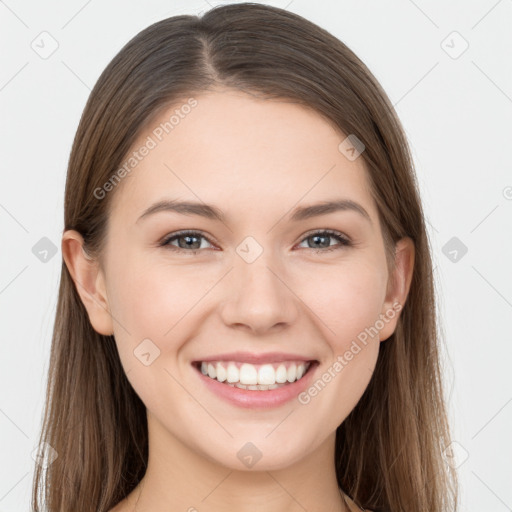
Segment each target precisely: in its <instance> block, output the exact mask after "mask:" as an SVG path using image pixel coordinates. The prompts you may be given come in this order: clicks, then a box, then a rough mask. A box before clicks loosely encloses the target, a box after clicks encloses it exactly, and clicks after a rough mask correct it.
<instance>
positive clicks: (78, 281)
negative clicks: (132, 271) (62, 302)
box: [62, 230, 114, 336]
mask: <svg viewBox="0 0 512 512" xmlns="http://www.w3.org/2000/svg"><path fill="white" fill-rule="evenodd" d="M62 256H63V258H64V261H65V263H66V266H67V268H68V270H69V273H70V274H71V277H72V279H73V282H74V283H75V286H76V290H77V292H78V294H79V295H80V298H81V299H82V302H83V304H84V306H85V308H86V309H87V313H88V314H89V321H90V322H91V325H92V327H93V328H94V330H95V331H96V332H98V333H99V334H103V335H105V336H110V335H111V334H113V332H114V329H113V322H112V316H111V314H110V308H109V304H108V300H107V293H106V287H105V278H104V275H103V272H102V270H101V268H100V265H99V263H98V262H97V261H96V260H94V259H92V258H91V257H90V256H89V255H88V254H87V253H86V252H85V249H84V245H83V237H82V235H81V234H80V233H79V232H78V231H75V230H67V231H65V232H64V234H63V236H62Z"/></svg>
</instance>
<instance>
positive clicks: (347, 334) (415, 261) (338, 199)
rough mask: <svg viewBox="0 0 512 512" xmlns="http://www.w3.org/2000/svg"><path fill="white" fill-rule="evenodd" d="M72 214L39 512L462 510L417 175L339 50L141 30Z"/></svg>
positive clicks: (386, 110) (221, 24)
mask: <svg viewBox="0 0 512 512" xmlns="http://www.w3.org/2000/svg"><path fill="white" fill-rule="evenodd" d="M65 194H66V196H65V229H64V233H63V239H62V252H63V259H64V261H63V267H62V276H61V286H60V291H59V301H58V310H57V316H56V322H55V330H54V337H53V344H52V352H51V367H50V371H49V376H50V378H49V383H48V394H47V406H46V409H45V418H44V425H43V431H42V434H41V446H42V449H43V450H44V449H45V448H47V449H48V450H49V451H50V448H51V450H55V452H51V453H55V454H57V457H56V458H54V457H52V458H54V460H53V461H52V462H51V464H49V465H48V468H47V474H46V478H45V479H43V474H42V471H41V470H40V468H39V467H38V468H37V469H36V474H35V482H34V492H33V508H34V510H42V509H41V505H40V501H42V500H40V498H39V495H40V494H41V495H43V497H44V499H45V501H46V506H47V510H50V511H69V510H80V511H97V510H101V511H114V512H128V511H130V512H131V511H138V512H143V511H152V512H158V511H160V510H167V511H168V510H189V511H194V510H198V511H210V510H211V511H213V510H215V511H222V510H233V509H235V510H241V511H249V510H251V511H252V510H261V509H262V507H264V509H265V510H266V511H267V512H268V511H270V512H273V511H276V512H277V511H284V510H287V511H295V510H297V511H298V510H309V511H315V510H322V511H325V510H331V511H335V510H336V511H339V510H344V511H346V510H361V509H362V510H371V511H374V512H376V511H398V510H407V511H408V512H413V511H414V512H416V511H418V512H419V511H424V510H429V511H430V512H441V511H443V512H444V511H447V510H454V509H455V506H456V491H455V489H456V485H455V482H456V477H455V475H454V474H453V473H452V470H451V469H450V467H449V466H447V465H445V464H444V463H443V452H444V450H445V449H446V447H447V446H448V445H449V443H450V436H449V428H448V424H447V420H446V412H445V404H444V400H443V392H442V382H441V375H440V369H439V360H438V340H437V328H436V317H435V302H434V291H433V281H432V266H431V257H430V251H429V244H428V238H427V233H426V229H425V222H424V216H423V212H422V207H421V202H420V199H419V195H418V190H417V184H416V179H415V175H414V170H413V165H412V161H411V157H410V154H409V150H408V146H407V142H406V139H405V136H404V134H403V130H402V128H401V125H400V122H399V120H398V119H397V117H396V114H395V113H394V110H393V108H392V105H391V103H390V102H389V99H388V98H387V96H386V94H385V93H384V91H383V90H382V88H381V87H380V86H379V84H378V83H377V81H376V79H375V78H374V77H373V75H372V74H371V73H370V71H369V70H368V69H367V68H366V66H365V65H364V64H363V63H362V62H361V61H360V60H359V59H358V58H357V57H356V56H355V55H354V54H353V53H352V52H351V51H350V50H349V49H348V48H347V47H346V46H345V45H344V44H343V43H342V42H341V41H339V40H338V39H336V38H335V37H333V36H332V35H330V34H329V33H327V32H326V31H325V30H323V29H321V28H319V27H318V26H316V25H314V24H312V23H311V22H308V21H307V20H305V19H303V18H301V17H300V16H297V15H295V14H292V13H289V12H287V11H285V10H281V9H278V8H274V7H269V6H262V5H257V4H236V5H227V6H224V7H219V8H216V9H213V10H211V11H209V12H208V13H206V14H205V15H204V16H203V17H201V18H199V17H196V16H176V17H173V18H169V19H166V20H163V21H160V22H158V23H155V24H154V25H152V26H150V27H149V28H147V29H145V30H144V31H142V32H141V33H140V34H138V35H137V36H136V37H135V38H134V39H132V40H131V41H130V42H129V43H128V44H127V45H126V46H125V47H124V48H123V49H122V50H121V51H120V52H119V54H118V55H117V56H116V57H115V58H114V59H113V60H112V62H111V63H110V64H109V65H108V66H107V68H106V69H105V71H104V72H103V74H102V75H101V77H100V78H99V80H98V82H97V84H96V86H95V87H94V89H93V91H92V93H91V96H90V98H89V101H88V103H87V105H86V107H85V110H84V113H83V116H82V119H81V121H80V125H79V127H78V131H77V133H76V137H75V141H74V145H73V148H72V152H71V156H70V162H69V168H68V176H67V182H66V192H65Z"/></svg>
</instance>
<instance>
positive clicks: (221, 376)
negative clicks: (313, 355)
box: [192, 360, 319, 409]
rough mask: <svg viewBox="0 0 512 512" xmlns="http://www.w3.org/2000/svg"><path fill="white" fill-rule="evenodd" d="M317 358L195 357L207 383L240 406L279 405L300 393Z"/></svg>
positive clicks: (215, 392) (221, 395)
mask: <svg viewBox="0 0 512 512" xmlns="http://www.w3.org/2000/svg"><path fill="white" fill-rule="evenodd" d="M318 365H319V362H318V361H317V360H280V361H278V362H272V363H264V364H252V363H247V362H243V361H232V360H231V361H229V360H208V361H194V362H193V363H192V366H193V368H194V369H195V371H196V373H197V374H198V376H199V378H200V379H201V381H202V382H203V383H204V384H205V385H206V387H207V388H208V389H209V390H210V391H211V392H213V393H214V394H215V395H217V396H218V397H220V398H222V399H224V400H226V401H228V402H230V403H231V404H234V405H236V406H238V407H247V408H253V409H254V408H270V407H277V406H279V405H282V404H284V403H285V402H288V401H290V400H292V399H293V398H295V397H297V395H298V394H299V393H301V392H302V391H304V390H305V389H306V388H307V386H308V385H309V383H310V382H311V379H312V378H313V377H312V374H313V373H314V370H315V369H316V368H317V366H318Z"/></svg>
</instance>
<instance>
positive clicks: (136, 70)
mask: <svg viewBox="0 0 512 512" xmlns="http://www.w3.org/2000/svg"><path fill="white" fill-rule="evenodd" d="M219 85H220V86H223V87H230V88H233V89H237V90H242V91H246V92H250V93H251V94H257V95H259V96H261V97H264V98H269V99H271V98H278V99H287V100H290V101H293V102H295V103H298V104H300V105H304V106H307V107H310V108H313V109H314V110H316V111H317V112H318V113H319V114H320V115H322V116H324V118H325V119H326V120H327V121H329V122H331V123H333V125H334V126H335V127H336V128H337V129H339V130H340V131H341V132H342V133H344V134H354V135H356V136H357V138H358V139H359V140H361V141H362V142H363V143H364V145H365V150H364V152H363V153H362V157H363V158H364V162H365V165H366V167H367V170H368V176H369V181H370V185H371V191H372V195H373V197H374V200H375V201H376V204H377V207H378V212H379V216H380V220H381V225H382V226H383V235H384V238H385V241H386V251H387V253H386V254H387V257H388V261H389V262H391V261H393V257H394V244H395V243H396V241H397V240H399V239H400V238H402V237H404V236H408V237H410V238H411V239H412V240H413V242H414V246H415V267H414V272H413V277H412V282H411V286H410V291H409V296H408V298H407V301H406V303H405V305H404V307H403V309H402V311H401V315H400V318H399V321H398V325H397V328H396V330H395V332H394V334H393V335H392V336H391V337H390V338H389V339H388V340H386V341H385V342H383V343H381V344H380V351H379V356H378V361H377V365H376V368H375V371H374V374H373V376H372V379H371V381H370V383H369V385H368V387H367V389H366V390H365V393H364V395H363V396H362V398H361V400H360V401H359V403H358V404H357V406H356V407H355V408H354V409H353V411H352V412H351V414H350V415H349V416H348V417H347V419H346V420H345V421H344V422H343V424H342V425H340V426H339V427H338V429H337V433H336V453H335V457H336V460H335V462H336V473H337V478H338V482H339V486H340V488H341V489H342V490H343V491H344V492H346V493H347V494H348V495H349V496H351V497H352V498H353V499H354V501H355V502H356V503H358V504H359V505H361V506H362V507H365V508H368V509H372V510H374V511H405V510H406V511H407V512H424V511H427V510H428V511H429V512H446V511H449V510H455V509H456V505H457V479H456V475H455V473H454V471H453V470H452V469H451V467H450V466H449V465H448V464H445V463H444V461H443V456H442V451H443V449H444V448H445V447H446V446H447V445H448V444H449V443H450V435H449V426H448V421H447V415H446V409H445V403H444V397H443V389H442V379H441V368H440V361H439V355H440V354H439V346H438V344H439V342H440V339H439V334H438V330H437V318H436V315H437V313H436V303H435V295H434V283H433V275H432V262H431V255H430V248H429V240H428V238H427V232H426V227H425V221H424V216H423V211H422V206H421V202H420V198H419V194H418V187H417V182H416V177H415V173H414V168H413V163H412V158H411V156H410V152H409V148H408V144H407V141H406V138H405V135H404V133H403V129H402V127H401V124H400V121H399V120H398V118H397V115H396V113H395V111H394V108H393V105H392V104H391V102H390V101H389V99H388V97H387V95H386V94H385V92H384V91H383V90H382V88H381V86H380V85H379V83H378V82H377V80H376V79H375V78H374V76H373V75H372V74H371V72H370V71H369V70H368V68H367V67H366V66H365V65H364V64H363V62H361V60H360V59H359V58H358V57H357V56H356V55H355V54H354V53H353V52H352V51H351V50H350V49H349V48H347V46H346V45H345V44H344V43H342V42H341V41H340V40H338V39H337V38H335V37H334V36H333V35H331V34H330V33H328V32H327V31H325V30H323V29H322V28H320V27H318V26H316V25H315V24H313V23H311V22H309V21H308V20H306V19H304V18H302V17H300V16H298V15H296V14H293V13H290V12H288V11H286V10H283V9H279V8H275V7H270V6H265V5H260V4H252V3H246V4H232V5H225V6H221V7H217V8H214V9H212V10H210V11H209V12H207V13H206V14H204V15H203V16H202V17H198V16H192V15H182V16H175V17H171V18H168V19H164V20H162V21H160V22H158V23H155V24H153V25H151V26H150V27H148V28H146V29H145V30H143V31H142V32H140V33H139V34H138V35H136V36H135V37H134V38H133V39H132V40H131V41H129V42H128V43H127V44H126V45H125V46H124V48H122V50H121V51H120V52H119V53H118V54H117V55H116V56H115V57H114V59H113V60H112V61H111V62H110V64H109V65H108V66H107V68H106V69H105V70H104V72H103V73H102V75H101V76H100V78H99V79H98V82H97V83H96V85H95V87H94V89H93V90H92V92H91V95H90V97H89V99H88V102H87V105H86V107H85V109H84V112H83V115H82V118H81V120H80V124H79V126H78V130H77V133H76V136H75V139H74V144H73V147H72V151H71V155H70V159H69V166H68V172H67V181H66V190H65V211H64V219H65V221H64V224H65V227H64V228H65V230H68V229H74V230H77V231H78V232H80V233H81V235H82V236H83V238H84V244H85V248H86V249H87V252H88V253H89V254H90V255H92V256H93V257H97V258H99V260H100V261H101V251H102V247H103V243H104V240H105V236H106V225H107V220H108V215H109V205H110V203H111V199H112V195H113V194H115V191H112V192H110V193H109V194H107V195H106V197H105V198H104V199H102V200H98V198H97V194H95V193H94V191H95V190H97V189H98V188H101V187H102V186H103V185H104V184H105V183H106V182H107V181H108V180H109V178H111V176H112V175H113V173H114V172H115V171H116V170H117V169H118V168H119V166H120V165H121V164H122V162H123V161H124V160H123V159H124V157H125V155H127V154H128V151H129V150H130V148H131V147H132V146H133V144H134V142H135V140H136V138H137V136H138V135H139V134H140V133H141V130H142V129H144V127H145V126H147V125H148V123H149V122H150V121H152V120H153V119H154V118H155V117H156V116H157V115H158V114H159V113H160V112H162V111H163V109H165V108H168V107H169V106H170V105H172V104H176V102H177V101H178V100H180V99H182V98H184V97H190V96H193V95H198V94H200V93H201V92H205V91H208V90H211V89H212V88H215V87H216V86H219ZM340 140H341V139H340ZM40 446H41V449H42V452H41V453H43V451H44V450H45V449H46V448H49V447H51V448H52V449H53V450H55V451H56V453H57V454H58V457H57V458H56V459H55V460H54V461H53V463H51V464H49V466H48V467H47V468H46V469H44V468H42V467H41V466H40V465H36V467H35V474H34V486H33V494H32V506H33V510H34V511H40V510H48V511H50V512H69V511H71V510H80V511H82V512H89V511H91V512H97V511H106V510H109V509H110V508H112V507H113V506H114V505H116V504H117V503H118V502H119V501H120V500H121V499H122V498H124V497H125V496H127V495H128V494H129V493H130V492H131V491H132V490H133V489H134V488H135V486H136V485H137V484H138V483H139V481H140V480H141V478H142V477H143V476H144V472H145V470H146V466H147V461H148V433H147V422H146V409H145V406H144V404H143V403H142V401H141V400H140V398H139V397H138V395H137V394H136V393H135V391H134V390H133V388H132V387H131V385H130V383H129V382H128V380H127V378H126V375H125V373H124V370H123V367H122V366H121V363H120V360H119V357H118V353H117V349H116V345H115V340H114V338H113V336H104V335H100V334H99V333H97V332H96V331H95V330H94V329H93V328H92V326H91V324H90V322H89V319H88V315H87V311H86V309H85V307H84V305H83V304H82V302H81V300H80V297H79V295H78V293H77V290H76V288H75V286H74V283H73V281H72V278H71V275H70V273H69V271H68V269H67V267H66V265H65V263H64V262H63V263H62V272H61V281H60V289H59V296H58V305H57V311H56V318H55V326H54V331H53V341H52V347H51V355H50V368H49V376H48V387H47V394H46V406H45V410H44V418H43V426H42V432H41V438H40ZM43 503H44V504H45V506H46V508H45V509H43V508H41V506H42V504H43Z"/></svg>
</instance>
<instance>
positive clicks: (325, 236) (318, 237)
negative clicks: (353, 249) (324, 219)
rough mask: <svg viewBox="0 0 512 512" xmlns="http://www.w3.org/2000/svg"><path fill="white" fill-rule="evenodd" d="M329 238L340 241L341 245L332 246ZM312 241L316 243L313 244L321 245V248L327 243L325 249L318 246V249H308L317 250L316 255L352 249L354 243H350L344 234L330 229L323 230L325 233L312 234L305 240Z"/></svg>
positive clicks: (316, 232)
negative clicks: (346, 248) (345, 248)
mask: <svg viewBox="0 0 512 512" xmlns="http://www.w3.org/2000/svg"><path fill="white" fill-rule="evenodd" d="M329 238H331V239H332V238H334V239H336V240H338V242H339V244H338V245H330V244H329V242H328V240H329ZM310 239H313V240H314V242H313V243H314V244H319V245H320V246H322V245H324V244H325V243H327V246H325V247H323V248H322V247H320V248H319V247H318V246H317V247H308V249H316V250H315V252H316V253H326V252H331V251H334V250H335V249H342V248H343V247H350V246H351V245H352V242H351V241H350V239H349V238H348V237H346V236H345V235H343V234H342V233H339V232H338V231H332V230H330V229H327V230H323V231H315V232H314V233H310V234H309V235H307V236H306V238H304V239H303V240H304V241H307V240H310ZM325 240H327V242H324V241H325ZM301 243H302V242H301Z"/></svg>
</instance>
